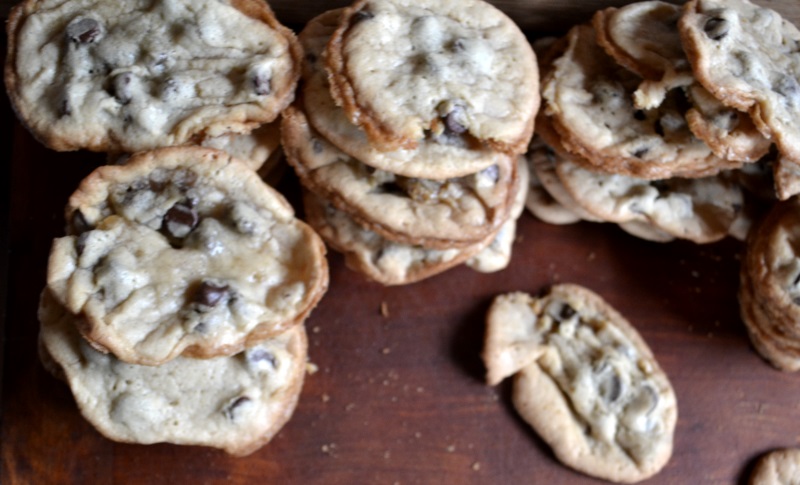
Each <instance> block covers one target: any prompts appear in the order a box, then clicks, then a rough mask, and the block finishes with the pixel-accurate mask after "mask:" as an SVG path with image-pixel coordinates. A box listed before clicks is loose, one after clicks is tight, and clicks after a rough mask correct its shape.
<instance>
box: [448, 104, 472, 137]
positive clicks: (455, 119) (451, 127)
mask: <svg viewBox="0 0 800 485" xmlns="http://www.w3.org/2000/svg"><path fill="white" fill-rule="evenodd" d="M464 115H465V113H464V108H462V107H460V106H456V107H454V108H453V110H452V111H450V112H449V113H447V116H445V117H444V126H445V129H446V130H447V131H448V132H450V133H454V134H456V135H460V134H462V133H464V132H465V131H467V127H466V122H465V120H464Z"/></svg>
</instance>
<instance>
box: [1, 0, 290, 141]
mask: <svg viewBox="0 0 800 485" xmlns="http://www.w3.org/2000/svg"><path fill="white" fill-rule="evenodd" d="M8 39H9V42H8V56H7V59H6V66H5V81H6V87H7V89H8V93H9V96H10V98H11V101H12V104H13V106H14V109H15V110H16V112H17V114H18V115H19V117H20V119H21V120H22V122H23V123H24V124H25V125H26V126H27V127H28V128H29V129H30V130H31V132H32V133H33V134H34V135H35V136H36V138H38V139H39V140H40V141H42V142H43V143H44V144H46V145H47V146H49V147H50V148H53V149H55V150H77V149H88V150H94V151H113V152H136V151H140V150H145V149H151V148H156V147H160V146H171V145H181V144H186V143H189V142H196V141H199V140H201V139H202V138H205V137H207V136H218V135H222V134H225V133H230V132H236V133H246V132H249V131H250V130H252V129H253V128H255V127H256V126H259V125H261V124H263V123H267V122H270V121H273V120H275V118H276V117H277V116H278V114H279V113H280V112H281V110H282V109H283V108H284V107H286V106H287V105H288V104H289V103H290V102H291V101H292V99H294V91H295V88H296V85H297V80H298V78H299V75H300V61H301V57H302V49H301V47H300V44H299V43H298V42H297V40H296V38H295V36H294V34H293V33H292V32H291V31H290V30H289V29H287V28H286V27H284V26H282V25H281V24H280V23H279V22H278V21H277V20H276V18H275V16H274V15H273V13H272V11H271V9H270V8H269V6H268V5H267V4H266V3H265V2H262V1H259V0H233V1H231V2H218V1H214V0H192V1H189V0H180V1H157V2H152V1H145V0H132V1H125V2H116V1H108V0H78V1H70V2H62V1H56V0H26V1H24V2H23V3H21V4H20V5H18V6H17V7H16V8H15V9H14V10H13V11H12V12H11V14H10V16H9V22H8Z"/></svg>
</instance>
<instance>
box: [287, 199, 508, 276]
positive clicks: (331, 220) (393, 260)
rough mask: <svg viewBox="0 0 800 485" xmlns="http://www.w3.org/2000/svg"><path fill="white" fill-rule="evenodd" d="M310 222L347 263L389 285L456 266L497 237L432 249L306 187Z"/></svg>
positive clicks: (304, 200)
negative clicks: (365, 221)
mask: <svg viewBox="0 0 800 485" xmlns="http://www.w3.org/2000/svg"><path fill="white" fill-rule="evenodd" d="M303 206H304V208H305V215H306V219H307V220H308V223H309V224H311V226H312V227H313V228H314V229H316V230H317V232H318V233H319V235H320V236H322V238H323V239H324V240H325V242H327V243H328V244H329V245H330V246H331V247H332V248H333V249H335V250H336V251H339V252H341V253H342V254H344V257H345V263H346V264H347V266H348V267H349V268H350V269H352V270H353V271H356V272H358V273H361V274H363V275H365V276H367V277H368V278H370V279H371V280H373V281H376V282H378V283H381V284H383V285H387V286H393V285H407V284H410V283H415V282H417V281H421V280H423V279H425V278H430V277H431V276H434V275H437V274H439V273H442V272H444V271H446V270H448V269H450V268H452V267H454V266H457V265H459V264H461V263H463V262H464V261H466V260H467V259H469V258H470V257H472V256H474V255H476V254H478V253H479V252H480V251H481V250H483V249H484V248H486V247H487V246H488V245H489V244H490V243H491V242H492V241H493V240H494V239H495V235H494V234H490V235H489V236H487V237H486V238H485V239H484V240H483V241H480V242H478V243H475V244H473V245H471V246H466V247H463V248H445V249H433V248H426V247H424V246H420V245H412V244H403V243H398V242H394V241H391V240H388V239H386V238H384V237H382V236H381V235H380V234H378V233H376V232H375V231H371V230H369V229H367V228H365V227H363V226H361V225H359V224H358V223H357V222H356V221H355V220H353V218H352V217H350V215H349V214H347V213H346V212H344V211H341V210H339V209H337V208H336V207H335V206H334V205H333V204H331V203H330V202H328V201H326V200H324V199H322V198H320V197H318V196H316V195H314V194H313V193H311V192H309V191H308V190H304V191H303Z"/></svg>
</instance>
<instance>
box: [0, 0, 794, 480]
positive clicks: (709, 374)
mask: <svg viewBox="0 0 800 485" xmlns="http://www.w3.org/2000/svg"><path fill="white" fill-rule="evenodd" d="M276 3H277V4H278V5H276V10H277V11H279V12H281V11H282V9H281V6H285V9H286V10H283V11H289V10H291V9H289V7H288V5H290V2H276ZM320 3H321V2H309V3H308V11H309V12H312V13H314V12H315V11H316V10H315V8H314V7H315V6H317V7H318V6H319V5H320ZM498 3H502V2H498ZM509 3H512V4H514V5H516V6H517V7H519V8H522V7H521V6H520V5H521V4H522V2H509ZM594 3H595V4H596V3H599V2H594ZM530 4H536V5H542V6H544V5H545V2H541V4H537V3H536V2H530ZM556 4H557V2H551V3H550V5H556ZM586 4H587V5H588V4H589V2H586ZM769 4H770V5H771V6H774V7H775V8H779V9H782V10H783V11H784V13H788V14H789V16H790V17H791V16H792V15H794V17H793V18H794V20H795V21H797V20H798V19H800V14H798V11H799V10H800V8H799V7H798V6H797V4H796V3H795V2H793V1H790V0H786V1H783V2H777V1H775V2H770V3H769ZM295 5H296V6H297V5H303V3H302V2H295ZM560 5H563V4H560ZM582 5H584V4H583V3H582ZM592 5H594V4H592ZM585 8H586V7H583V9H582V10H581V12H583V13H585ZM317 10H318V9H317ZM581 12H579V13H578V14H576V15H582V13H581ZM298 18H300V17H298ZM526 18H527V17H526ZM294 20H297V18H295V19H294ZM0 114H1V116H2V119H3V121H5V123H4V124H3V126H4V127H7V126H9V125H10V126H11V128H10V129H9V128H5V130H10V131H7V133H5V134H4V141H6V143H4V144H3V149H4V150H5V153H6V163H5V164H4V166H3V177H4V180H3V182H2V184H0V187H4V188H6V190H5V191H4V193H2V194H0V208H5V206H4V205H3V201H4V200H7V201H10V204H9V206H10V211H8V213H5V212H4V213H3V214H2V215H3V216H4V217H7V222H8V226H9V228H10V230H9V232H7V233H6V234H5V235H6V236H7V237H6V239H7V241H8V252H7V253H6V252H5V251H4V252H3V254H2V256H3V261H2V262H0V269H3V266H2V265H3V264H7V278H5V279H4V281H3V283H2V286H0V290H4V291H3V293H5V290H7V295H6V301H7V305H5V307H3V308H0V309H2V310H4V313H5V317H6V318H5V322H4V326H5V340H4V342H3V347H2V348H3V351H4V356H3V357H4V360H3V362H4V365H3V368H2V376H3V380H2V407H1V408H0V411H1V412H2V414H1V415H0V417H1V419H2V427H1V429H0V453H2V466H1V467H0V483H3V484H9V485H11V484H59V483H64V484H84V483H86V484H89V483H91V484H162V483H163V484H167V483H168V484H183V483H191V484H216V483H242V484H244V483H271V484H323V483H324V484H330V485H333V484H348V485H349V484H394V483H398V484H403V485H406V484H517V483H519V484H522V483H537V484H538V483H545V484H583V483H586V484H591V483H600V482H599V481H597V480H595V479H592V478H589V477H586V476H583V475H580V474H577V473H575V472H573V471H571V470H570V469H568V468H565V467H564V466H562V465H560V464H559V462H558V461H556V460H555V458H554V457H553V455H552V453H551V452H550V451H549V450H548V448H547V446H546V445H545V444H544V443H543V442H542V441H541V440H540V439H539V438H538V437H537V436H536V435H535V434H534V433H533V432H532V431H531V430H530V429H529V428H528V426H527V425H526V424H525V423H524V422H523V421H522V420H521V419H520V418H519V417H518V416H517V414H516V413H515V412H514V409H513V408H512V406H511V404H510V399H509V392H510V386H509V383H508V382H506V383H503V384H501V385H500V386H498V387H496V388H491V387H488V386H486V385H485V384H484V383H483V373H484V368H483V365H482V363H481V360H480V358H479V353H480V350H481V345H482V338H483V331H484V330H483V319H484V314H485V312H486V310H487V308H488V305H489V303H490V302H491V300H492V298H493V297H494V296H495V295H496V294H498V293H501V292H507V291H512V290H522V291H528V292H533V293H535V292H537V291H539V290H540V289H542V288H543V287H544V286H546V285H548V284H551V283H554V282H574V283H579V284H583V285H585V286H587V287H589V288H592V289H594V290H595V291H597V292H598V293H600V294H601V295H602V296H603V297H605V298H606V299H607V300H608V301H609V302H610V303H611V304H612V305H614V306H615V307H616V308H617V309H618V310H620V311H621V312H622V313H623V314H624V315H625V316H626V317H627V318H628V319H629V320H630V321H631V323H632V324H633V325H635V326H636V327H637V328H638V329H639V330H640V332H641V334H642V335H643V336H644V338H645V339H646V340H647V342H648V343H649V344H650V346H651V348H652V349H653V351H654V353H655V354H656V356H657V358H658V360H659V362H660V363H661V364H662V367H663V368H664V369H665V371H666V372H667V373H668V375H669V377H670V379H671V381H672V383H673V386H674V387H675V391H676V393H677V397H678V406H679V418H678V425H677V429H676V433H675V449H674V453H673V456H672V459H671V461H670V462H669V463H668V465H667V466H666V467H665V468H664V469H663V470H662V471H661V473H659V474H658V475H656V476H655V477H654V478H652V479H651V480H649V481H647V482H646V483H652V484H695V483H703V484H707V483H708V484H736V483H746V479H747V476H748V474H749V472H750V470H751V468H752V465H753V460H754V459H755V458H757V457H758V456H759V455H760V454H762V453H764V452H766V451H768V450H770V449H773V448H776V447H785V446H796V445H800V375H797V374H789V373H782V372H780V371H777V370H775V369H773V368H772V367H770V366H769V365H768V364H766V363H765V362H764V361H763V360H762V359H760V358H759V357H758V355H757V354H756V353H755V352H754V351H753V349H752V347H751V345H750V343H749V341H748V338H747V335H746V333H745V330H744V327H743V325H742V323H741V320H740V318H739V313H738V304H737V300H736V291H737V287H738V266H739V260H740V253H741V250H742V248H743V246H742V244H741V243H739V242H737V241H733V240H726V241H723V242H721V243H716V244H712V245H707V246H698V245H694V244H691V243H685V242H674V243H670V244H656V243H650V242H645V241H641V240H638V239H635V238H633V237H631V236H629V235H627V234H625V233H623V232H621V231H620V230H619V229H617V228H615V227H614V226H611V225H603V224H590V223H580V224H576V225H572V226H563V227H562V226H551V225H547V224H544V223H541V222H539V221H537V220H536V219H534V218H533V217H532V216H531V215H529V214H527V213H526V214H525V215H523V217H522V219H521V221H520V224H519V238H518V240H517V242H516V243H515V246H514V257H513V260H512V264H511V266H510V267H509V268H508V269H507V270H505V271H502V272H499V273H495V274H490V275H484V274H479V273H475V272H473V271H471V270H469V269H467V268H463V267H462V268H456V269H454V270H451V271H449V272H447V273H444V274H442V275H439V276H437V277H434V278H431V279H429V280H426V281H423V282H420V283H417V284H414V285H409V286H405V287H391V288H386V287H382V286H380V285H377V284H375V283H371V282H368V281H366V280H365V279H364V278H362V277H361V276H359V275H357V274H355V273H353V272H351V271H349V270H348V269H347V268H345V266H344V264H343V262H342V258H341V257H340V256H339V255H337V254H335V253H331V254H330V258H329V260H330V263H331V264H330V267H331V285H330V290H329V291H328V293H327V294H326V296H325V297H324V298H323V300H322V302H321V303H320V305H319V306H318V308H317V309H316V310H315V311H314V312H313V314H312V315H311V317H310V318H309V320H308V321H307V323H306V324H307V328H308V331H309V337H310V359H311V361H312V362H313V363H314V364H315V365H316V366H317V367H318V369H319V370H318V372H316V373H315V374H313V375H309V376H308V377H307V379H306V384H305V387H304V389H303V392H302V396H301V400H300V403H299V406H298V408H297V410H296V412H295V414H294V417H293V418H292V420H291V421H290V422H289V423H288V424H287V425H286V426H285V427H284V429H283V430H282V431H281V432H280V433H279V434H278V436H277V437H276V438H275V439H274V440H273V441H272V443H270V444H268V445H267V446H265V447H264V448H262V449H261V450H259V451H258V452H256V453H254V454H253V455H251V456H249V457H245V458H233V457H229V456H227V455H225V454H224V453H223V452H220V451H216V450H212V449H205V448H198V447H179V446H173V445H168V444H161V445H151V446H137V445H126V444H118V443H114V442H111V441H109V440H107V439H105V438H103V437H102V436H101V435H99V434H98V433H97V432H96V431H95V430H94V429H93V428H92V427H91V425H89V424H88V423H87V422H86V421H85V420H84V419H83V418H82V417H81V415H80V413H79V412H78V410H77V407H76V405H75V403H74V401H73V399H72V397H71V394H70V392H69V389H68V388H67V387H66V385H64V384H63V383H61V382H59V381H57V380H55V379H54V378H52V377H50V376H49V375H48V374H47V373H46V372H45V371H44V370H43V368H42V367H41V365H40V364H39V362H38V358H37V353H36V335H37V326H38V323H37V320H36V306H37V300H38V295H39V292H40V290H41V289H42V287H43V285H44V275H45V267H46V261H47V255H48V251H49V247H50V243H51V241H52V239H53V238H54V237H58V236H60V235H62V231H63V224H64V223H63V219H62V208H63V205H64V203H65V202H66V199H67V197H68V196H69V194H70V193H71V192H72V191H73V190H74V188H75V187H76V186H77V184H78V182H79V181H80V180H81V179H82V178H83V177H84V176H86V175H87V174H88V173H89V172H90V171H91V170H92V169H93V168H94V167H96V166H97V165H98V164H100V163H102V162H103V156H101V155H97V154H87V153H81V152H79V153H66V154H64V153H54V152H51V151H49V150H47V149H45V148H43V147H42V146H41V145H39V144H38V143H37V142H36V141H35V140H33V139H32V138H31V137H30V135H29V134H28V133H27V132H26V131H25V130H24V129H22V128H21V127H20V126H19V124H18V123H16V122H13V121H12V120H13V114H12V113H11V110H10V108H9V106H8V102H7V100H5V99H3V100H2V102H0ZM8 187H10V190H9V189H8ZM280 188H281V190H282V191H284V192H285V193H286V194H287V195H288V196H289V198H290V199H291V200H293V201H295V202H296V194H297V182H296V180H295V179H294V177H293V176H292V175H291V174H289V175H288V176H287V177H285V179H284V180H283V181H282V183H281V185H280ZM5 222H6V221H4V220H3V219H2V218H0V223H5ZM0 229H2V227H0ZM2 242H3V240H2V239H0V243H2ZM0 249H3V248H2V244H0ZM6 256H8V257H7V258H6ZM2 302H3V300H2V296H0V304H1V303H2ZM382 305H385V307H386V308H387V309H388V315H383V314H382V312H381V306H382Z"/></svg>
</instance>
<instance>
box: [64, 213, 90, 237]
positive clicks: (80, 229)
mask: <svg viewBox="0 0 800 485" xmlns="http://www.w3.org/2000/svg"><path fill="white" fill-rule="evenodd" d="M70 226H71V228H72V232H73V233H74V234H83V233H84V232H86V231H90V230H92V229H94V228H93V227H92V225H91V224H89V221H87V220H86V216H84V215H83V212H81V211H80V209H77V210H75V212H73V213H72V218H71V220H70Z"/></svg>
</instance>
